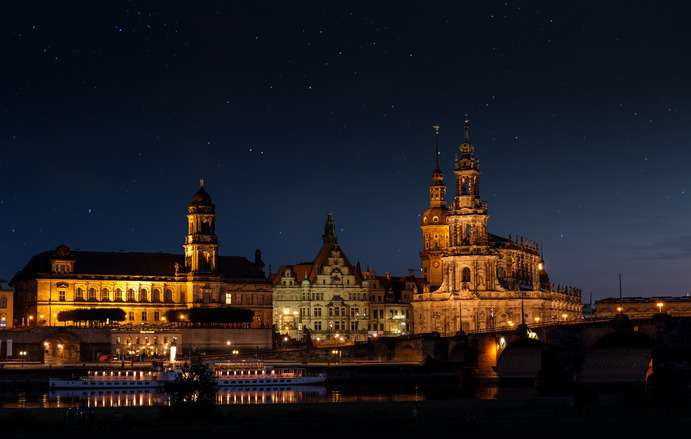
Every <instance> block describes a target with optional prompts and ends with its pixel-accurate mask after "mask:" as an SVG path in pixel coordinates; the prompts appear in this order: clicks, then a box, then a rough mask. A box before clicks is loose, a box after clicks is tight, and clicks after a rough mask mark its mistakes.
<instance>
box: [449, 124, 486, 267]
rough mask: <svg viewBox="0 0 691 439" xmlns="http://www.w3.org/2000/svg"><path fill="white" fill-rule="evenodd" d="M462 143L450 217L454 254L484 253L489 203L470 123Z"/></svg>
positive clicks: (451, 251)
mask: <svg viewBox="0 0 691 439" xmlns="http://www.w3.org/2000/svg"><path fill="white" fill-rule="evenodd" d="M463 132H464V135H463V143H462V144H461V146H460V157H457V159H456V166H455V169H454V174H455V175H456V196H455V197H454V202H453V208H452V210H453V215H450V216H449V228H450V233H451V241H450V253H451V254H469V253H472V254H476V253H484V252H486V251H487V249H488V235H487V220H488V219H489V217H488V214H487V203H484V202H482V200H481V199H480V161H479V160H478V159H477V158H476V157H475V147H474V146H473V145H472V144H471V143H470V123H469V121H468V117H467V116H466V118H465V121H464V124H463Z"/></svg>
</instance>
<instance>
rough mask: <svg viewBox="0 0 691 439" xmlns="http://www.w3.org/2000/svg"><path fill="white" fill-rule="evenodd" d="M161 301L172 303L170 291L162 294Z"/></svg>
mask: <svg viewBox="0 0 691 439" xmlns="http://www.w3.org/2000/svg"><path fill="white" fill-rule="evenodd" d="M163 301H164V302H166V303H173V292H172V291H171V290H170V289H167V290H165V291H164V292H163Z"/></svg>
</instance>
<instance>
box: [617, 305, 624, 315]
mask: <svg viewBox="0 0 691 439" xmlns="http://www.w3.org/2000/svg"><path fill="white" fill-rule="evenodd" d="M622 311H624V308H622V307H621V306H618V307H617V313H618V314H621V313H622Z"/></svg>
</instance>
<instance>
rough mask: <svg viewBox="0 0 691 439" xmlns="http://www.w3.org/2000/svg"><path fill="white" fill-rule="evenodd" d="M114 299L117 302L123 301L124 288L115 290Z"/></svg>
mask: <svg viewBox="0 0 691 439" xmlns="http://www.w3.org/2000/svg"><path fill="white" fill-rule="evenodd" d="M113 300H115V301H116V302H122V290H121V289H120V288H117V289H116V290H115V297H113Z"/></svg>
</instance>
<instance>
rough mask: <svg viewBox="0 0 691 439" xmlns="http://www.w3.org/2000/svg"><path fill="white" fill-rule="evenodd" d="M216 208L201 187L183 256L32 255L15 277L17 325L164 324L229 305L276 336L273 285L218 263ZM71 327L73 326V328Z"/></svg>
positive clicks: (245, 264)
mask: <svg viewBox="0 0 691 439" xmlns="http://www.w3.org/2000/svg"><path fill="white" fill-rule="evenodd" d="M215 221H216V214H215V206H214V204H213V203H212V201H211V197H210V196H209V194H208V193H207V192H206V191H205V189H204V187H203V184H202V187H201V188H200V189H199V191H198V192H197V193H196V194H195V195H194V197H193V199H192V201H191V202H190V203H189V205H188V206H187V224H188V231H187V236H186V237H185V241H184V245H183V247H184V255H178V254H167V253H126V252H90V251H73V250H70V248H69V247H67V246H64V245H61V246H59V247H58V248H57V249H56V250H54V251H47V252H43V253H40V254H38V255H36V256H34V257H33V258H32V259H31V260H30V261H29V263H28V264H27V265H26V267H25V268H24V269H23V270H21V271H20V272H19V273H17V275H16V276H15V277H14V279H13V281H12V285H13V286H14V288H15V291H16V293H15V311H16V313H15V318H16V319H17V320H18V321H20V322H21V323H22V325H25V326H33V325H39V326H56V325H63V324H64V323H62V322H58V315H59V313H60V312H61V311H68V310H73V309H79V308H120V309H122V310H123V311H125V314H126V321H125V322H123V324H125V325H165V324H167V322H166V317H165V315H166V313H167V312H168V311H171V310H179V311H181V313H182V312H184V311H185V310H188V309H190V308H192V307H221V306H231V307H240V308H248V309H251V310H252V311H254V321H253V322H252V323H251V324H247V325H246V326H248V327H251V328H256V329H271V328H272V315H271V282H270V281H269V280H268V279H266V277H265V275H264V272H263V270H262V267H263V265H264V264H263V262H262V261H261V254H260V253H259V251H257V253H256V255H255V260H254V262H251V261H249V260H247V259H246V258H244V257H240V256H219V255H218V251H217V250H218V243H217V238H216V234H215ZM68 323H69V322H68Z"/></svg>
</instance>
